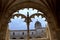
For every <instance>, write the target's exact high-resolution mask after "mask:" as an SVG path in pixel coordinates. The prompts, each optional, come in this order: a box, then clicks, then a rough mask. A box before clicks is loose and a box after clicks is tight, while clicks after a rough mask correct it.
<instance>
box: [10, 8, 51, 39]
mask: <svg viewBox="0 0 60 40" xmlns="http://www.w3.org/2000/svg"><path fill="white" fill-rule="evenodd" d="M27 12H28V13H29V14H30V15H29V18H28V19H31V18H33V19H31V20H30V22H29V23H30V24H29V25H30V26H29V30H23V31H22V32H23V33H22V34H23V35H24V37H22V36H23V35H22V34H21V35H20V32H21V30H15V31H11V30H10V32H13V33H12V34H13V35H15V33H14V32H16V31H18V33H19V35H20V36H21V38H20V36H19V35H18V36H17V37H19V38H17V37H15V36H14V37H12V36H13V35H11V36H10V37H12V40H13V39H16V40H17V39H20V40H21V39H24V38H25V37H26V36H27V35H26V34H24V32H27V34H28V31H29V35H28V36H27V37H29V39H32V40H34V39H35V40H37V39H38V40H44V39H45V40H48V39H50V34H49V32H50V31H49V29H48V27H47V25H48V23H47V20H46V18H45V16H44V13H42V12H40V11H39V10H37V9H33V8H23V9H20V10H18V11H17V12H14V13H13V14H12V18H13V19H14V18H15V19H17V18H19V17H20V18H22V19H23V18H25V19H26V17H28V16H27V14H28V13H27ZM22 14H23V15H22ZM24 15H25V16H26V17H25V16H24ZM26 20H27V19H26ZM10 21H11V20H10ZM16 21H17V20H16ZM23 21H25V20H23ZM27 21H29V20H27ZM25 22H26V21H25ZM31 22H32V23H31ZM19 23H20V24H21V22H19ZM26 23H27V22H26ZM41 24H42V25H41ZM26 25H27V24H26ZM32 25H33V26H32ZM34 26H35V27H34ZM20 28H21V27H20ZM27 29H28V28H27ZM25 39H27V38H25Z"/></svg>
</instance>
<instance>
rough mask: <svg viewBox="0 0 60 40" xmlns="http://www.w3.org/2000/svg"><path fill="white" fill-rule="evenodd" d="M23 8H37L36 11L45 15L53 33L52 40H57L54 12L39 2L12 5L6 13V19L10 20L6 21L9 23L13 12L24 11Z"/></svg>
mask: <svg viewBox="0 0 60 40" xmlns="http://www.w3.org/2000/svg"><path fill="white" fill-rule="evenodd" d="M32 5H33V6H32ZM22 8H35V9H38V10H39V11H41V12H43V13H44V15H45V16H46V19H47V21H48V24H49V29H50V32H51V40H55V36H56V35H55V34H54V32H55V31H54V30H55V28H56V25H55V24H56V20H55V18H54V15H53V14H52V13H53V12H52V11H51V9H50V8H49V7H47V6H46V5H45V6H44V5H42V4H40V3H38V2H32V1H25V2H21V3H15V4H14V3H12V4H11V5H9V7H8V10H7V11H8V12H7V13H6V15H7V16H6V15H5V16H6V17H8V19H6V20H7V21H9V19H10V17H11V16H12V14H13V12H16V11H17V10H19V9H22ZM4 22H5V21H4ZM53 25H54V26H53ZM6 28H7V27H6ZM53 29H54V30H53ZM52 35H53V36H52Z"/></svg>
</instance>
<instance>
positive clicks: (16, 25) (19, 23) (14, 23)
mask: <svg viewBox="0 0 60 40" xmlns="http://www.w3.org/2000/svg"><path fill="white" fill-rule="evenodd" d="M27 12H29V16H31V15H32V14H34V13H41V14H43V13H42V12H40V11H38V10H36V9H32V8H29V9H27V8H24V9H21V10H19V14H20V13H21V14H24V15H25V16H26V15H27ZM17 13H18V12H14V13H13V14H17ZM31 20H32V22H30V26H29V28H30V29H35V25H34V24H35V22H36V21H37V20H38V21H39V22H40V23H41V25H42V27H45V26H46V25H47V22H46V21H45V20H46V19H45V18H42V17H41V16H39V17H37V16H35V17H34V18H31ZM10 21H11V22H10V23H8V25H9V29H10V30H26V29H27V26H26V23H25V22H24V18H21V16H19V17H16V16H15V17H14V19H13V18H11V20H10Z"/></svg>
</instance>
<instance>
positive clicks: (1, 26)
mask: <svg viewBox="0 0 60 40" xmlns="http://www.w3.org/2000/svg"><path fill="white" fill-rule="evenodd" d="M7 25H8V23H7V20H6V19H5V18H2V19H1V21H0V40H6V32H7Z"/></svg>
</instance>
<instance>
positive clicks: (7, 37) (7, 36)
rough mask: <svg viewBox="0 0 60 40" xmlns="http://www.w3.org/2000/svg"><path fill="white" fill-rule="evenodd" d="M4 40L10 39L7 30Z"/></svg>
mask: <svg viewBox="0 0 60 40" xmlns="http://www.w3.org/2000/svg"><path fill="white" fill-rule="evenodd" d="M5 39H6V40H9V39H10V37H9V29H8V28H7V31H6V38H5Z"/></svg>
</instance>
